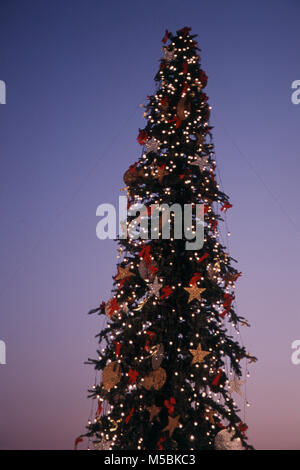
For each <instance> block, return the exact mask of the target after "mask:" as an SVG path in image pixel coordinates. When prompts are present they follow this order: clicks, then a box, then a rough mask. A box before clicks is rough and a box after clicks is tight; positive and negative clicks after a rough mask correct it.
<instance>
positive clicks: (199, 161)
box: [190, 155, 209, 173]
mask: <svg viewBox="0 0 300 470" xmlns="http://www.w3.org/2000/svg"><path fill="white" fill-rule="evenodd" d="M208 164H209V158H208V157H199V155H196V159H195V160H194V161H193V162H191V163H190V165H195V166H197V167H198V168H199V170H200V172H201V173H202V172H203V171H204V170H205V169H206V167H207V166H208Z"/></svg>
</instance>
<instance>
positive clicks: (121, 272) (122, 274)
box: [115, 266, 135, 281]
mask: <svg viewBox="0 0 300 470" xmlns="http://www.w3.org/2000/svg"><path fill="white" fill-rule="evenodd" d="M129 270H130V266H126V268H121V266H119V267H118V274H117V275H116V277H115V280H116V281H120V280H121V279H126V278H127V277H130V276H135V274H134V273H131V272H130V271H129Z"/></svg>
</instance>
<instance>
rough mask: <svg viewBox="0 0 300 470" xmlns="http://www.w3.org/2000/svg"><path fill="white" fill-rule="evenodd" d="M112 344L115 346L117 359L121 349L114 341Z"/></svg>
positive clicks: (119, 344) (120, 345)
mask: <svg viewBox="0 0 300 470" xmlns="http://www.w3.org/2000/svg"><path fill="white" fill-rule="evenodd" d="M114 344H115V346H116V351H115V354H116V356H117V357H119V355H120V352H121V348H122V344H121V343H119V342H118V341H114Z"/></svg>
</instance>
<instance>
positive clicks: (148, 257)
mask: <svg viewBox="0 0 300 470" xmlns="http://www.w3.org/2000/svg"><path fill="white" fill-rule="evenodd" d="M139 257H140V258H143V259H144V260H145V263H146V264H147V266H150V265H151V255H150V245H144V246H143V248H142V249H141V251H140V252H139Z"/></svg>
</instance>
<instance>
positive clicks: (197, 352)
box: [190, 343, 210, 364]
mask: <svg viewBox="0 0 300 470" xmlns="http://www.w3.org/2000/svg"><path fill="white" fill-rule="evenodd" d="M190 353H191V354H192V356H193V360H192V364H196V363H197V362H203V359H204V358H205V357H206V356H207V355H208V354H210V352H209V351H203V349H202V347H201V344H200V343H199V344H198V346H197V349H190Z"/></svg>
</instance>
